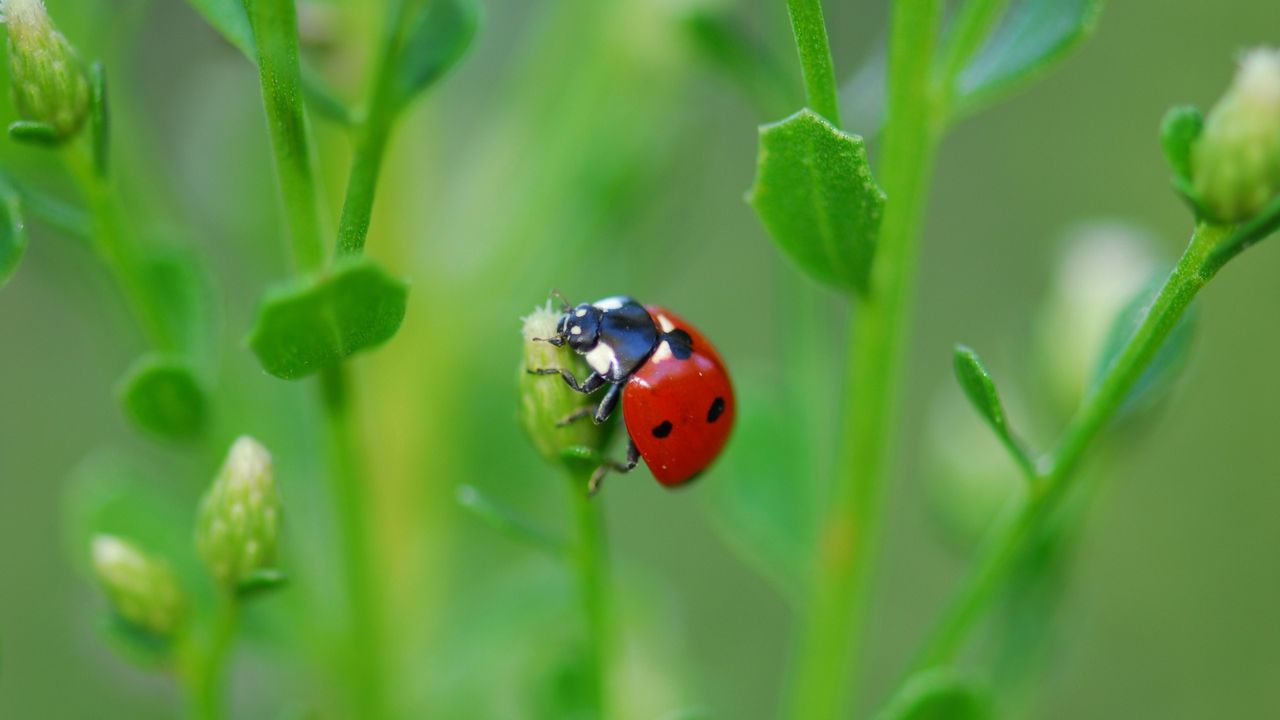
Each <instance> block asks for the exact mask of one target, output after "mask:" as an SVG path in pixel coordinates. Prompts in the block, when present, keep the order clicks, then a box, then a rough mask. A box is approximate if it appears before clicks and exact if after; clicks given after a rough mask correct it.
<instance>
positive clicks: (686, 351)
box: [662, 328, 693, 360]
mask: <svg viewBox="0 0 1280 720" xmlns="http://www.w3.org/2000/svg"><path fill="white" fill-rule="evenodd" d="M662 339H663V340H665V341H666V342H667V346H668V347H670V348H671V354H672V355H675V356H676V359H678V360H688V359H689V356H690V355H693V338H691V337H689V333H687V332H685V331H683V330H681V329H680V328H676V329H675V330H672V331H671V332H669V333H666V334H665V335H663V336H662Z"/></svg>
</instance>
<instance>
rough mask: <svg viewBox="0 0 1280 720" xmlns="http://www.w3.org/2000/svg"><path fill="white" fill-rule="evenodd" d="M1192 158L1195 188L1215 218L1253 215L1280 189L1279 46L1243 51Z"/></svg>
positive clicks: (1239, 218)
mask: <svg viewBox="0 0 1280 720" xmlns="http://www.w3.org/2000/svg"><path fill="white" fill-rule="evenodd" d="M1191 159H1192V168H1191V169H1192V182H1193V184H1194V186H1195V191H1196V194H1197V195H1198V196H1199V198H1200V201H1201V202H1203V203H1204V206H1205V207H1206V208H1207V209H1208V210H1209V212H1211V213H1212V214H1213V215H1214V217H1215V219H1216V220H1219V221H1221V222H1224V223H1234V222H1241V221H1244V220H1248V219H1250V218H1252V217H1253V216H1254V215H1255V214H1257V212H1258V211H1259V210H1260V209H1262V207H1263V206H1264V205H1266V204H1267V203H1268V202H1270V201H1271V200H1272V199H1273V198H1275V197H1276V196H1277V195H1280V50H1271V49H1266V48H1259V49H1256V50H1252V51H1250V52H1249V53H1248V54H1246V55H1245V56H1244V58H1243V59H1242V60H1241V61H1240V69H1239V71H1238V72H1237V73H1236V77H1235V80H1234V81H1233V82H1232V84H1231V88H1230V89H1228V90H1227V93H1226V94H1225V95H1223V96H1222V99H1221V100H1219V101H1218V104H1217V105H1216V106H1214V108H1213V110H1212V111H1211V112H1210V113H1209V117H1208V118H1207V119H1206V121H1205V127H1204V132H1203V133H1202V134H1201V135H1200V137H1199V138H1198V139H1197V140H1196V143H1195V145H1194V147H1193V148H1192V158H1191Z"/></svg>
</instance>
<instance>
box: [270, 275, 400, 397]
mask: <svg viewBox="0 0 1280 720" xmlns="http://www.w3.org/2000/svg"><path fill="white" fill-rule="evenodd" d="M408 292H409V288H408V285H406V284H405V283H404V282H403V281H401V280H397V279H395V278H393V277H391V276H389V275H387V273H386V272H384V271H383V270H382V268H380V267H378V265H377V264H376V263H375V262H373V261H372V260H370V259H369V258H366V257H357V258H350V259H344V260H341V261H339V262H338V263H337V264H335V265H334V267H333V268H332V270H331V271H330V272H327V273H323V274H320V275H316V276H312V277H308V278H304V279H302V280H300V281H297V282H295V283H293V284H290V285H288V286H285V287H283V288H280V289H277V290H275V291H272V292H270V293H269V294H268V295H267V297H266V299H265V300H264V301H263V303H262V306H261V307H260V308H259V309H258V316H257V320H256V321H255V322H254V325H253V328H252V329H251V330H250V331H249V338H248V342H249V347H250V348H251V349H252V350H253V352H254V354H255V355H257V356H258V361H259V362H260V363H262V367H263V369H264V370H266V371H267V372H268V373H271V374H272V375H275V376H276V377H278V378H283V379H285V380H295V379H297V378H302V377H306V376H308V375H311V374H312V373H315V372H317V371H319V370H320V369H322V368H325V367H327V366H329V365H332V364H334V363H336V362H338V361H340V360H342V359H343V358H346V357H349V356H350V355H352V354H354V353H357V352H360V351H361V350H367V349H369V348H372V347H375V346H377V345H381V344H382V343H384V342H386V341H387V340H390V339H391V337H392V336H393V335H395V334H396V331H397V330H398V329H400V322H401V321H402V320H404V312H405V301H406V297H407V295H408Z"/></svg>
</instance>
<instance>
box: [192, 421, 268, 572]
mask: <svg viewBox="0 0 1280 720" xmlns="http://www.w3.org/2000/svg"><path fill="white" fill-rule="evenodd" d="M279 535H280V495H279V493H278V492H277V491H276V483H275V473H274V471H273V470H272V466H271V454H270V453H268V452H267V449H266V448H264V447H262V445H260V444H258V442H257V441H256V440H254V439H253V438H251V437H248V436H241V437H240V438H238V439H237V440H236V441H235V443H233V444H232V445H231V451H230V452H229V453H227V460H226V462H225V463H224V464H223V466H222V470H221V471H219V472H218V477H217V478H216V479H214V481H213V486H212V487H210V488H209V491H208V492H207V493H205V496H204V499H203V500H201V501H200V511H199V515H198V516H197V518H196V549H197V550H199V552H200V557H201V559H203V560H204V564H205V567H207V568H208V569H209V572H210V574H212V575H213V577H214V580H216V581H217V582H218V584H219V585H220V586H222V587H223V588H224V589H227V590H230V591H234V590H236V589H237V588H239V587H240V584H241V583H243V582H245V581H246V580H249V579H250V578H251V576H252V575H253V574H254V573H255V572H258V571H260V570H270V569H274V568H275V564H276V544H277V541H278V539H279Z"/></svg>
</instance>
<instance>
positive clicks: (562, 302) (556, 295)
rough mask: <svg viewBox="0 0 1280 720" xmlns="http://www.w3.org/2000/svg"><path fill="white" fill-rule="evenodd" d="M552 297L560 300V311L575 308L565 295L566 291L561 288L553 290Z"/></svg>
mask: <svg viewBox="0 0 1280 720" xmlns="http://www.w3.org/2000/svg"><path fill="white" fill-rule="evenodd" d="M551 297H552V298H554V299H555V300H557V301H559V303H560V312H569V311H570V310H572V309H573V306H572V305H570V304H569V300H568V299H567V298H566V297H565V296H564V293H562V292H560V291H559V290H552V291H551Z"/></svg>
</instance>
